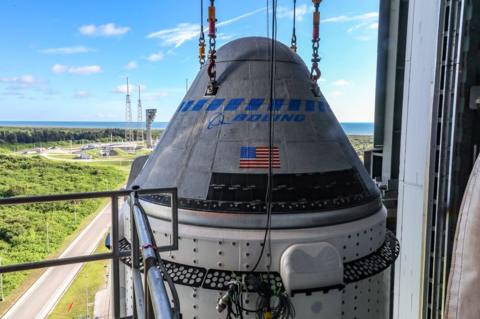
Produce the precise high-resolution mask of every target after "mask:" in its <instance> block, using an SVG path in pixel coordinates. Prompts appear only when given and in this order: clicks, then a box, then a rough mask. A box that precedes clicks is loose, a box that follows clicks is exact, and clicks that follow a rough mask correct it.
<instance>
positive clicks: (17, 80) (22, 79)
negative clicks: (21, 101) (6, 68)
mask: <svg viewBox="0 0 480 319" xmlns="http://www.w3.org/2000/svg"><path fill="white" fill-rule="evenodd" d="M0 82H1V83H8V84H16V85H24V86H28V85H32V84H35V83H37V82H38V81H37V79H36V78H35V77H34V76H33V75H31V74H25V75H21V76H14V77H0Z"/></svg>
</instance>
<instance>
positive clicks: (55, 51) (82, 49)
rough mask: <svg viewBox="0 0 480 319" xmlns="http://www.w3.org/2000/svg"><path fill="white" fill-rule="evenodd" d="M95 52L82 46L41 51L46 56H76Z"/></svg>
mask: <svg viewBox="0 0 480 319" xmlns="http://www.w3.org/2000/svg"><path fill="white" fill-rule="evenodd" d="M91 51H94V50H93V49H90V48H86V47H84V46H81V45H77V46H72V47H63V48H49V49H43V50H40V53H45V54H76V53H87V52H91Z"/></svg>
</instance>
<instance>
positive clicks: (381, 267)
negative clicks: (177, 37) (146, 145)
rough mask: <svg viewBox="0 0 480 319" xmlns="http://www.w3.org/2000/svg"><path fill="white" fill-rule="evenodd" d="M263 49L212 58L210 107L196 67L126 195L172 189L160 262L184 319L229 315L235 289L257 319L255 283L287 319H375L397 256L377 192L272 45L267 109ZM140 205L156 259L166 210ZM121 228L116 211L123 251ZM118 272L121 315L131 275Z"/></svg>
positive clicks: (258, 43)
mask: <svg viewBox="0 0 480 319" xmlns="http://www.w3.org/2000/svg"><path fill="white" fill-rule="evenodd" d="M271 43H272V42H271V40H269V39H267V38H260V37H250V38H242V39H238V40H235V41H232V42H230V43H228V44H226V45H224V46H223V47H222V48H220V49H219V50H218V56H217V61H216V68H217V73H218V77H217V82H216V85H217V88H216V92H215V93H216V94H214V95H208V94H207V95H206V90H207V88H208V86H209V81H210V79H209V76H208V70H207V67H203V68H202V69H201V70H200V72H199V74H198V76H197V77H196V79H195V81H194V82H193V83H192V85H191V87H190V89H189V90H188V92H187V94H186V95H185V98H184V99H183V101H182V102H181V103H180V105H179V107H178V109H177V110H176V113H175V115H174V116H173V119H172V120H171V122H170V124H169V126H168V128H167V129H166V130H165V132H164V133H163V135H162V137H161V140H160V141H159V143H158V145H157V146H156V148H155V150H154V152H153V153H152V154H151V155H150V156H148V158H146V159H138V160H137V161H136V163H135V165H134V167H133V169H132V172H131V176H130V185H138V186H139V187H141V188H158V187H177V188H178V197H179V202H178V205H179V249H178V250H177V251H172V252H170V253H162V257H163V259H164V260H165V262H166V266H167V268H168V269H169V275H170V276H171V278H172V279H173V281H174V282H175V284H176V288H177V291H178V294H179V296H180V304H181V312H182V316H183V318H196V319H213V318H225V317H226V313H225V312H219V310H220V311H221V310H222V305H221V303H222V302H223V301H225V300H226V302H227V304H226V306H228V302H229V300H228V299H229V296H230V295H229V294H228V293H226V292H228V291H229V288H231V287H232V285H233V283H237V284H238V285H242V284H243V285H244V286H242V287H241V302H242V305H241V308H240V311H242V315H243V317H244V318H256V313H255V311H257V310H258V309H257V308H256V307H257V305H258V299H259V298H260V297H259V294H258V291H256V290H255V289H253V288H252V286H251V285H252V283H251V282H249V280H250V279H249V278H253V277H255V278H257V279H258V280H259V281H260V282H262V281H263V282H267V283H268V286H270V287H275V288H274V289H272V291H273V293H274V294H277V295H279V296H280V295H281V296H287V297H288V302H289V306H290V307H291V308H292V309H294V312H295V318H328V319H334V318H345V319H353V318H358V319H360V318H369V319H371V318H387V311H388V303H389V302H388V299H389V282H390V270H389V266H390V265H391V264H392V262H393V261H394V259H395V258H396V256H397V255H398V249H399V247H398V242H397V241H396V239H395V238H394V236H393V235H392V234H391V233H390V232H388V231H387V230H386V210H385V208H384V206H383V205H382V201H381V198H380V192H379V190H378V189H377V187H376V185H375V184H374V183H373V181H372V180H371V179H370V178H369V176H368V174H367V172H366V171H365V169H364V167H363V165H362V163H361V161H360V160H359V158H358V157H357V155H356V153H355V151H354V149H353V148H352V146H351V145H350V143H349V141H348V139H347V137H346V135H345V134H344V132H343V130H342V128H341V126H340V125H339V123H338V121H337V119H336V118H335V115H334V114H333V112H332V110H331V109H330V107H329V105H328V103H327V101H326V100H325V98H324V96H323V95H322V93H321V92H320V91H319V90H312V81H311V78H310V71H309V70H308V69H307V67H306V65H305V64H304V62H303V61H302V60H301V58H300V57H299V56H298V55H297V54H295V53H294V52H292V51H291V50H290V49H289V48H288V47H287V46H285V45H283V44H281V43H279V42H275V52H276V54H275V59H276V60H275V69H276V70H275V83H274V85H275V91H274V99H273V100H272V101H271V102H270V101H269V95H268V92H269V89H270V88H269V73H270V67H271V65H272V64H271V59H270V51H271ZM272 116H273V120H274V121H270V118H271V117H272ZM265 118H266V120H264V119H265ZM272 122H273V123H274V125H272ZM269 128H271V129H272V132H271V133H272V134H270V132H269ZM145 160H146V161H145ZM269 165H271V170H272V172H273V175H271V179H269V175H268V172H269ZM269 181H271V183H272V184H271V189H272V196H271V199H270V203H267V202H266V197H265V194H266V193H267V190H268V187H269V186H268V183H269ZM141 204H142V206H143V207H144V209H145V211H146V213H147V214H148V216H149V219H150V223H151V225H152V229H153V231H154V234H155V238H156V241H157V245H159V246H160V245H166V244H168V243H170V241H171V236H172V233H171V224H170V207H169V205H170V199H169V198H168V197H167V196H162V195H154V196H146V197H142V198H141ZM267 204H270V205H271V215H270V216H271V219H270V221H268V218H267V217H268V214H267V210H268V209H267V208H268V207H267V206H269V205H267ZM129 218H130V216H129V214H128V207H125V209H124V234H125V238H124V241H126V242H130V238H129V235H128V234H130V229H129V228H130V221H129ZM266 227H269V230H270V231H269V234H268V237H269V238H268V240H267V241H266V240H265V229H266ZM259 257H260V258H259ZM123 267H124V273H125V281H124V284H123V285H124V296H126V297H125V298H126V299H127V300H126V301H127V302H126V303H125V304H126V305H127V308H126V309H124V312H125V313H126V314H131V313H132V299H131V297H129V296H131V282H130V278H131V274H130V268H129V266H128V263H127V264H125V265H124V266H123ZM252 275H254V276H253V277H252ZM222 297H223V299H222ZM222 300H223V301H222ZM219 303H220V307H218V306H219ZM219 308H220V309H219Z"/></svg>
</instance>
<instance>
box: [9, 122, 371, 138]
mask: <svg viewBox="0 0 480 319" xmlns="http://www.w3.org/2000/svg"><path fill="white" fill-rule="evenodd" d="M143 124H144V123H143ZM167 125H168V122H153V125H152V127H153V128H154V129H165V128H166V127H167ZM340 125H341V126H342V128H343V130H344V131H345V133H346V134H348V135H373V123H372V122H341V123H340ZM0 127H52V128H54V127H55V128H98V129H102V128H103V129H105V128H126V127H127V123H126V122H97V121H0ZM132 127H133V128H136V127H140V123H138V122H133V123H132Z"/></svg>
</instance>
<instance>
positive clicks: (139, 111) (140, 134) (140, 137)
mask: <svg viewBox="0 0 480 319" xmlns="http://www.w3.org/2000/svg"><path fill="white" fill-rule="evenodd" d="M137 125H138V130H137V142H143V111H142V99H141V98H140V85H138V106H137Z"/></svg>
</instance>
